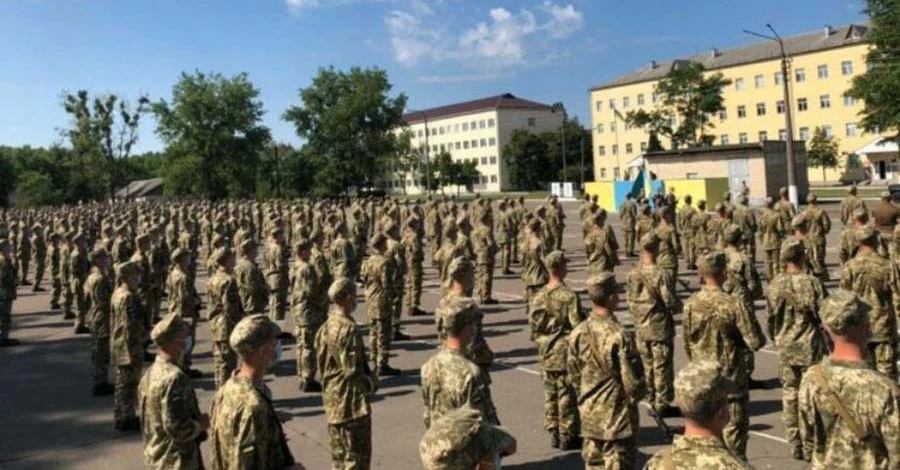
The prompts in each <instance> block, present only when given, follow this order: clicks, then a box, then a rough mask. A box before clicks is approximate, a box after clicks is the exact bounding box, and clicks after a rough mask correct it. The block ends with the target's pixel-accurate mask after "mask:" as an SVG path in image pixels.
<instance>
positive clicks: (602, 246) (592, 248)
mask: <svg viewBox="0 0 900 470" xmlns="http://www.w3.org/2000/svg"><path fill="white" fill-rule="evenodd" d="M599 218H603V219H604V221H603V222H598V221H597V220H598V219H599ZM594 220H595V222H594V228H593V229H592V230H591V233H589V234H588V236H587V237H585V239H584V246H585V250H587V256H588V272H589V273H592V274H595V273H599V272H605V271H612V270H613V269H615V267H616V266H617V265H618V264H619V254H618V251H619V243H618V242H617V241H616V235H615V233H614V232H613V231H612V227H610V226H609V225H606V224H605V212H604V213H603V215H601V216H599V217H596V216H595V219H594Z"/></svg>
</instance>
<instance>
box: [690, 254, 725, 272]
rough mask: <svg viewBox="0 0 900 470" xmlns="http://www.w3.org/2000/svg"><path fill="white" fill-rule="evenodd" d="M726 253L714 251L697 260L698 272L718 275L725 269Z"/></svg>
mask: <svg viewBox="0 0 900 470" xmlns="http://www.w3.org/2000/svg"><path fill="white" fill-rule="evenodd" d="M725 260H726V257H725V253H723V252H721V251H713V252H711V253H707V254H705V255H703V256H701V257H700V259H698V260H697V270H698V271H700V273H701V274H712V273H717V272H720V271H722V270H723V269H725Z"/></svg>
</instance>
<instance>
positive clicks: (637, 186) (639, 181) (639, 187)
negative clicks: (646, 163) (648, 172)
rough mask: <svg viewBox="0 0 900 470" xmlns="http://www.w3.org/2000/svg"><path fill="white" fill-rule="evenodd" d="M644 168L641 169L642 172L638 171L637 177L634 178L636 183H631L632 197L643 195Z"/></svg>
mask: <svg viewBox="0 0 900 470" xmlns="http://www.w3.org/2000/svg"><path fill="white" fill-rule="evenodd" d="M644 179H645V175H644V170H643V169H641V171H640V173H638V175H637V178H635V179H634V184H632V185H631V197H633V198H634V199H637V198H638V197H640V195H641V191H643V190H644Z"/></svg>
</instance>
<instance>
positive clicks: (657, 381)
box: [638, 338, 675, 409]
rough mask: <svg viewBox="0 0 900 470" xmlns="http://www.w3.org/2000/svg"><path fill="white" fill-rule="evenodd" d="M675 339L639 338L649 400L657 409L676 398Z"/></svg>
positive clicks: (639, 350) (667, 404)
mask: <svg viewBox="0 0 900 470" xmlns="http://www.w3.org/2000/svg"><path fill="white" fill-rule="evenodd" d="M673 349H674V344H673V339H672V338H669V339H668V340H665V341H641V340H640V339H639V340H638V353H640V355H641V362H642V363H643V364H644V374H645V379H646V382H647V391H648V392H649V393H648V395H647V401H648V402H649V403H651V404H653V405H654V406H656V409H660V408H665V407H667V406H669V405H671V403H672V400H673V399H674V398H675V389H674V384H673V383H674V380H675V373H674V371H673V365H672V364H673V362H672V361H673V359H672V351H673Z"/></svg>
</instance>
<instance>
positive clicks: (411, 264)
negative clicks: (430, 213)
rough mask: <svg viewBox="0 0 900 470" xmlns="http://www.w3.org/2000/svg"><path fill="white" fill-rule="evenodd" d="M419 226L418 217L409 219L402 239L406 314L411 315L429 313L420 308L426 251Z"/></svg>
mask: <svg viewBox="0 0 900 470" xmlns="http://www.w3.org/2000/svg"><path fill="white" fill-rule="evenodd" d="M418 226H419V222H418V218H416V217H410V218H409V219H407V221H406V230H405V231H404V233H403V238H402V239H401V240H400V248H401V249H402V250H403V259H404V260H405V261H406V285H405V287H404V289H403V292H404V303H405V304H406V314H407V315H409V316H411V317H417V316H423V315H428V313H427V312H425V311H423V310H422V309H421V308H419V305H420V303H421V301H422V272H423V268H422V263H423V262H424V261H425V251H424V249H423V247H422V237H421V236H420V235H419V232H418Z"/></svg>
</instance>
